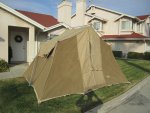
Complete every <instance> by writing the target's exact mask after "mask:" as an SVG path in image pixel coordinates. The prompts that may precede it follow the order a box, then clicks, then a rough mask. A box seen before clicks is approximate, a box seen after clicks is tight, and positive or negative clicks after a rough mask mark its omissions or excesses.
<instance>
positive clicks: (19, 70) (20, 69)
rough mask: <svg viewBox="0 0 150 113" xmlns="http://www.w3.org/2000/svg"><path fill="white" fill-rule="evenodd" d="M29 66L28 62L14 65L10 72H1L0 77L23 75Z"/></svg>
mask: <svg viewBox="0 0 150 113" xmlns="http://www.w3.org/2000/svg"><path fill="white" fill-rule="evenodd" d="M27 67H28V64H18V65H12V66H11V67H10V71H9V72H4V73H0V79H7V78H15V77H21V76H22V74H23V73H24V71H25V70H26V69H27Z"/></svg>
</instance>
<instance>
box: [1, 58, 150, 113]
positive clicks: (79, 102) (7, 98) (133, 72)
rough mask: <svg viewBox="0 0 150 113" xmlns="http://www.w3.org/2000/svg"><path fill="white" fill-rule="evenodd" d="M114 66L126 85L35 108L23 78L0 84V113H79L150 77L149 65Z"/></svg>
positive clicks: (136, 62) (122, 63) (125, 63)
mask: <svg viewBox="0 0 150 113" xmlns="http://www.w3.org/2000/svg"><path fill="white" fill-rule="evenodd" d="M117 62H118V63H119V65H120V66H121V69H122V71H123V73H124V74H125V75H126V77H127V79H128V80H129V81H130V82H131V83H130V84H119V85H113V86H110V87H104V88H101V89H98V90H96V91H94V92H91V93H90V94H89V95H86V96H82V95H70V96H66V97H61V98H57V99H53V100H49V101H47V102H44V103H41V104H39V105H38V104H37V99H36V96H35V93H34V90H33V88H32V87H29V86H28V83H27V82H26V80H25V79H24V78H15V79H7V80H1V81H0V113H81V112H82V111H87V110H89V109H91V108H93V107H95V106H97V105H98V104H102V103H104V102H106V101H109V100H111V99H112V98H114V97H116V96H118V95H120V94H122V93H123V92H125V91H127V90H128V89H129V88H131V87H132V86H134V85H135V84H136V83H138V82H139V81H141V80H143V79H144V78H145V77H147V76H149V73H150V61H146V60H121V59H118V60H117Z"/></svg>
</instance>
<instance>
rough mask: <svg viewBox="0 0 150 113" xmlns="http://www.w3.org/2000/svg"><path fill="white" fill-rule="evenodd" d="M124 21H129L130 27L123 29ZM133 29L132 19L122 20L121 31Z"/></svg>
mask: <svg viewBox="0 0 150 113" xmlns="http://www.w3.org/2000/svg"><path fill="white" fill-rule="evenodd" d="M123 22H129V28H124V29H123ZM132 30H133V23H132V21H130V20H121V31H132Z"/></svg>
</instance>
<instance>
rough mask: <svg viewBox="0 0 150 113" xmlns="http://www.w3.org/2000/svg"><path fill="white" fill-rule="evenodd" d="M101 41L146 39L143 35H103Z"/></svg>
mask: <svg viewBox="0 0 150 113" xmlns="http://www.w3.org/2000/svg"><path fill="white" fill-rule="evenodd" d="M102 38H103V39H129V38H130V39H134V38H135V39H144V38H147V37H146V36H144V35H141V34H138V33H135V32H133V33H132V34H123V35H103V36H102Z"/></svg>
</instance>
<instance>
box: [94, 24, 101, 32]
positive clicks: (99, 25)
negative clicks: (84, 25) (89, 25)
mask: <svg viewBox="0 0 150 113" xmlns="http://www.w3.org/2000/svg"><path fill="white" fill-rule="evenodd" d="M93 27H94V29H95V30H96V31H102V29H103V25H102V22H94V23H93Z"/></svg>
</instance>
